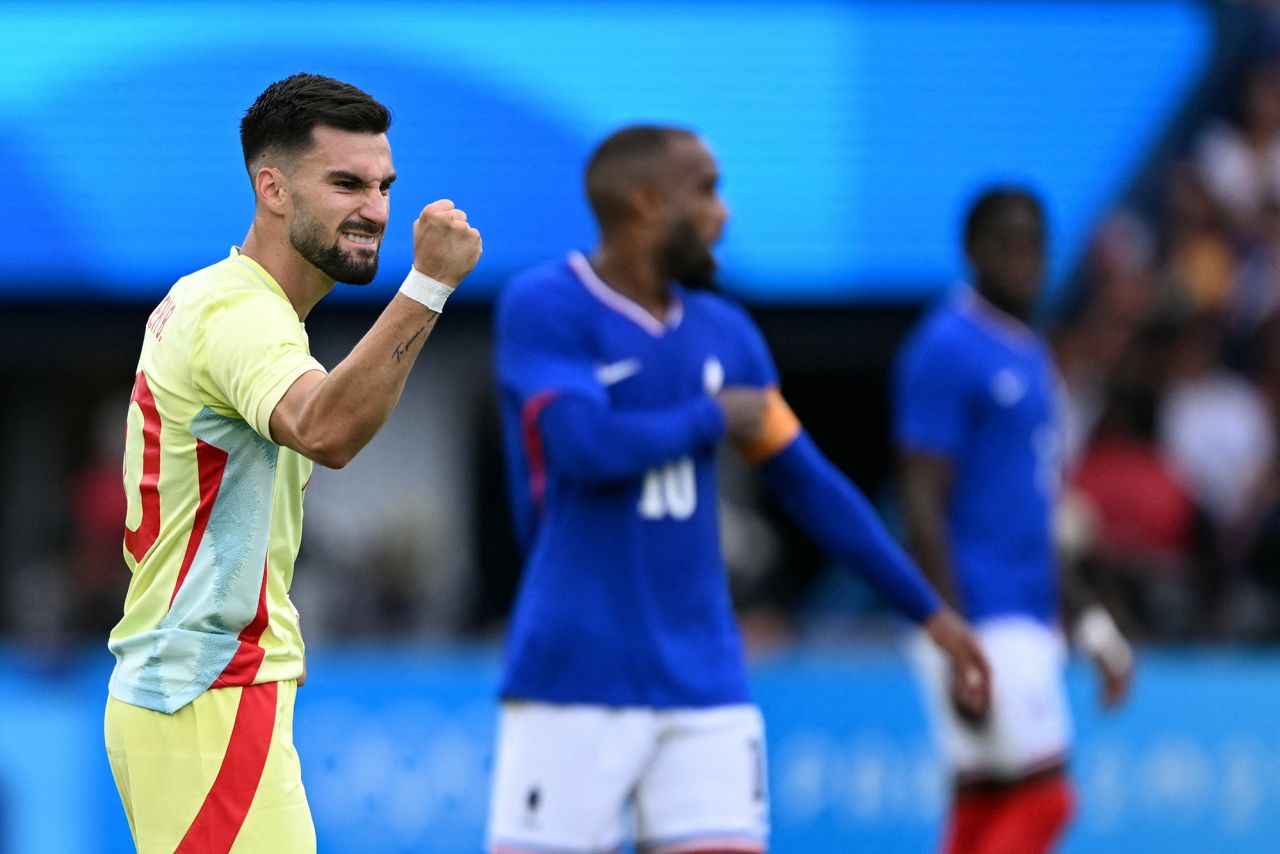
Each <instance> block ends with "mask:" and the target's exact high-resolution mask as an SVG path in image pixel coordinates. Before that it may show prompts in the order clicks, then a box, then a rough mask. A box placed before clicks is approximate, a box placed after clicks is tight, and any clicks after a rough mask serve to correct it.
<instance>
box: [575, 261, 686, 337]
mask: <svg viewBox="0 0 1280 854" xmlns="http://www.w3.org/2000/svg"><path fill="white" fill-rule="evenodd" d="M569 269H570V270H572V271H573V273H574V275H576V276H577V277H578V281H580V282H582V286H583V287H585V288H586V289H587V291H588V292H590V294H591V295H592V296H593V297H595V298H596V299H598V300H600V302H602V303H604V304H605V306H607V307H608V308H610V309H613V310H614V311H616V312H617V313H618V314H621V315H623V316H624V317H626V318H627V319H629V320H631V321H633V322H634V323H635V324H636V325H638V326H639V327H640V328H641V329H643V330H644V331H645V332H648V333H649V334H650V335H652V336H653V337H655V338H661V337H662V336H663V335H664V334H665V333H667V332H668V331H670V330H672V329H675V328H676V327H677V326H679V325H680V321H682V320H684V303H683V302H681V300H680V296H679V294H677V293H674V292H673V293H672V295H671V306H670V308H668V309H667V317H666V319H665V320H659V319H658V318H656V317H654V316H653V315H652V314H650V313H649V312H647V311H645V309H644V307H642V306H641V305H640V304H639V303H638V302H636V301H635V300H633V299H631V298H629V297H626V296H623V295H622V294H620V293H618V292H617V291H615V290H614V289H613V288H611V287H609V285H608V283H606V282H605V280H604V279H602V278H600V277H599V276H597V275H596V271H595V270H593V269H592V268H591V262H590V261H588V260H587V257H586V256H585V255H583V254H582V253H581V252H570V253H569Z"/></svg>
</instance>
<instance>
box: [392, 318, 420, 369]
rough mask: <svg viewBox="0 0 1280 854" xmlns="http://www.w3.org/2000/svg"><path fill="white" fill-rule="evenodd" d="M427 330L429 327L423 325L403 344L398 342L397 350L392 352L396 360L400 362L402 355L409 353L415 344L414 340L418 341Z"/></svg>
mask: <svg viewBox="0 0 1280 854" xmlns="http://www.w3.org/2000/svg"><path fill="white" fill-rule="evenodd" d="M426 331H427V327H425V326H421V327H419V328H418V331H417V332H415V333H413V336H412V337H411V338H410V339H409V340H408V341H406V342H404V343H403V344H397V345H396V350H395V352H394V353H392V354H391V355H392V356H393V357H394V358H395V360H396V361H397V362H398V361H400V359H401V357H403V356H407V355H409V348H410V347H412V346H413V342H414V341H417V340H418V339H419V338H420V337H421V336H422V333H424V332H426Z"/></svg>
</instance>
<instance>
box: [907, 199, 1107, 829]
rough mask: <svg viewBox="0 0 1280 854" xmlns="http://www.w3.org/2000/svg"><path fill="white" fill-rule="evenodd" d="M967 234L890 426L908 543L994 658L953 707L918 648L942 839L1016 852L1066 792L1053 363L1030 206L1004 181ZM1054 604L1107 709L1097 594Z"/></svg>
mask: <svg viewBox="0 0 1280 854" xmlns="http://www.w3.org/2000/svg"><path fill="white" fill-rule="evenodd" d="M964 241H965V251H966V254H967V257H968V260H969V263H970V265H971V267H972V269H973V274H974V289H973V290H971V291H966V292H964V293H963V294H961V295H960V296H959V297H957V298H955V299H954V300H952V301H950V302H948V303H947V304H945V305H943V306H942V307H940V308H938V309H937V310H935V311H934V312H933V313H932V314H931V315H930V316H929V317H928V318H927V319H926V320H924V322H923V323H922V324H921V325H920V327H919V328H918V329H917V330H916V331H915V332H914V333H913V334H912V336H911V338H910V339H909V341H908V342H907V344H906V346H905V348H904V349H903V351H902V353H901V354H900V356H899V363H898V366H897V373H896V378H895V383H896V388H895V398H896V407H897V410H896V414H895V432H896V441H897V443H898V445H899V447H900V450H901V454H902V462H903V491H904V495H903V498H904V509H905V512H906V523H907V530H908V538H909V542H910V547H911V551H912V554H913V555H914V557H915V558H916V560H917V561H918V562H919V563H920V565H921V566H922V567H924V569H925V571H926V572H927V573H928V575H929V577H930V579H931V580H932V581H933V583H934V584H935V585H936V586H937V588H938V589H939V590H940V591H941V592H942V594H943V595H944V596H945V597H946V599H947V601H948V602H949V603H950V604H951V605H952V606H953V607H954V608H956V610H958V611H959V612H960V613H962V614H964V615H965V616H966V617H967V618H968V619H969V620H970V621H972V623H973V625H974V626H975V627H976V630H977V632H978V636H979V638H980V639H981V642H982V646H983V650H984V651H985V652H986V654H987V658H988V660H989V661H990V662H991V666H992V680H993V690H992V703H991V707H990V710H989V711H988V713H987V714H986V715H983V716H974V715H970V714H967V713H966V712H965V710H962V709H957V708H955V707H954V705H953V704H952V703H951V702H950V700H949V698H948V696H947V691H946V684H945V679H946V676H945V672H944V669H943V667H942V662H941V660H940V659H939V658H938V657H937V656H936V655H935V654H934V653H933V652H932V650H930V649H928V648H927V645H923V644H922V645H921V646H922V648H921V649H920V660H921V665H922V666H921V671H922V675H923V677H924V683H925V690H926V695H927V697H928V700H929V704H930V712H931V715H932V717H933V719H934V722H935V726H936V729H937V731H938V734H939V736H940V740H941V743H942V746H943V750H944V753H945V758H946V761H947V763H948V766H949V769H950V771H951V773H952V775H953V778H954V786H955V797H954V803H953V810H952V815H951V819H950V827H949V829H948V831H947V838H946V843H945V850H946V851H948V852H951V854H987V852H991V853H992V854H994V852H1019V853H1020V852H1027V853H1028V854H1030V852H1042V851H1047V850H1050V849H1051V848H1052V847H1053V846H1054V844H1055V842H1056V840H1058V839H1059V838H1060V836H1061V834H1062V832H1063V830H1064V829H1065V827H1066V825H1067V822H1068V820H1069V818H1070V816H1071V813H1072V810H1073V802H1074V796H1073V793H1072V789H1071V786H1070V784H1069V782H1068V779H1067V776H1066V767H1067V751H1068V747H1069V744H1070V739H1071V735H1070V728H1071V724H1070V720H1069V717H1068V710H1067V703H1066V697H1065V693H1064V685H1063V665H1064V660H1065V650H1064V648H1063V644H1062V641H1061V636H1060V629H1059V613H1060V610H1059V602H1060V583H1059V578H1058V573H1057V571H1056V568H1055V566H1056V560H1055V552H1054V538H1053V530H1052V517H1053V513H1054V501H1055V498H1056V496H1057V493H1058V487H1059V480H1060V465H1061V464H1060V425H1059V424H1058V419H1057V416H1056V408H1057V406H1056V404H1057V390H1056V389H1057V387H1056V374H1055V371H1054V367H1053V364H1052V362H1051V360H1050V354H1049V350H1048V347H1047V345H1046V344H1045V342H1044V341H1043V339H1042V338H1041V337H1040V336H1039V335H1038V334H1037V333H1036V332H1035V331H1033V330H1032V329H1031V327H1030V326H1029V322H1030V318H1031V315H1032V312H1033V309H1034V307H1035V304H1036V300H1037V297H1038V295H1039V291H1040V282H1041V279H1042V277H1043V275H1044V253H1045V232H1044V216H1043V212H1042V210H1041V206H1040V203H1039V201H1038V200H1037V199H1036V197H1035V196H1034V195H1032V194H1031V193H1029V192H1027V191H1025V190H1022V189H1018V188H1001V189H995V190H992V191H990V192H988V193H986V194H984V195H983V196H982V197H981V198H979V199H978V200H977V202H976V203H975V204H974V206H973V208H972V209H971V211H970V212H969V215H968V219H967V222H966V226H965V235H964ZM1068 598H1071V597H1068ZM1074 598H1076V599H1077V600H1078V599H1079V597H1078V596H1076V597H1074ZM1066 604H1067V605H1068V610H1071V611H1073V612H1079V620H1078V621H1077V622H1076V625H1077V629H1078V637H1079V640H1081V642H1082V644H1083V645H1084V646H1085V648H1086V649H1088V650H1089V652H1090V653H1091V655H1092V658H1093V660H1094V662H1095V663H1096V664H1097V666H1098V668H1099V670H1100V672H1101V675H1102V680H1103V699H1104V702H1105V703H1106V704H1107V705H1108V706H1112V705H1115V704H1116V703H1119V702H1120V701H1121V700H1122V699H1123V697H1124V696H1125V693H1126V691H1127V688H1128V683H1129V677H1130V666H1131V661H1132V656H1131V654H1130V650H1129V647H1128V644H1127V643H1126V642H1125V640H1124V638H1123V637H1121V636H1120V633H1119V632H1118V631H1117V629H1116V627H1115V624H1114V623H1113V622H1112V620H1111V618H1110V616H1109V615H1108V614H1107V613H1106V611H1105V610H1103V609H1102V608H1101V606H1099V605H1096V604H1094V605H1089V606H1087V607H1084V608H1083V609H1082V608H1080V607H1079V605H1078V604H1077V605H1074V606H1073V605H1072V603H1071V602H1070V601H1067V602H1066Z"/></svg>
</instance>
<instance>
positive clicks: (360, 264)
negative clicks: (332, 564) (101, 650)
mask: <svg viewBox="0 0 1280 854" xmlns="http://www.w3.org/2000/svg"><path fill="white" fill-rule="evenodd" d="M390 122H391V117H390V114H389V113H388V111H387V109H386V107H384V106H383V105H382V104H380V103H378V102H377V101H375V100H374V99H373V98H371V97H370V96H369V95H367V94H366V93H364V92H362V91H361V90H359V89H357V88H355V87H354V86H351V85H348V84H346V83H341V82H339V81H337V80H333V79H330V78H327V77H320V76H317V75H311V74H297V75H294V76H292V77H289V78H287V79H285V80H281V81H279V82H277V83H274V84H272V85H271V86H269V87H268V88H267V89H266V91H264V92H263V93H262V95H261V96H259V98H258V99H257V101H256V102H255V103H254V104H253V106H252V107H251V108H250V109H249V110H248V112H247V113H246V114H245V116H244V119H243V121H242V122H241V124H240V136H241V142H242V144H243V147H244V159H245V165H246V167H247V168H248V171H249V177H250V179H251V180H252V183H253V190H254V199H255V209H254V218H253V224H252V226H251V227H250V229H249V233H248V235H247V236H246V237H245V239H244V244H243V246H242V247H240V248H238V249H233V250H232V252H231V255H230V257H228V258H226V259H224V260H222V261H219V262H218V263H216V264H213V265H212V266H209V267H206V268H204V269H203V270H200V271H198V272H195V273H192V274H191V275H189V276H185V277H183V278H182V279H180V280H179V281H178V282H177V284H175V285H174V286H173V288H172V289H171V290H170V291H169V293H168V295H167V296H165V298H164V299H163V300H162V301H161V303H160V305H159V306H158V307H157V308H156V309H155V311H154V312H153V313H152V315H151V318H150V320H149V321H148V322H147V327H146V331H145V333H144V337H143V345H142V355H141V358H140V359H139V361H138V370H137V374H136V376H135V379H134V386H133V396H132V400H131V403H130V407H129V421H128V447H127V451H126V454H125V463H124V478H125V489H126V492H127V493H128V496H129V514H128V519H127V523H126V531H125V542H124V556H125V562H126V563H127V564H128V566H129V568H130V570H132V572H133V579H132V582H131V584H130V587H129V593H128V597H127V599H126V600H125V607H124V617H123V619H121V621H120V623H119V624H118V625H117V626H116V628H115V630H114V631H113V632H112V633H111V640H110V648H111V651H112V652H113V653H115V656H116V668H115V672H114V673H113V674H112V676H111V684H110V697H109V699H108V701H107V711H106V743H107V754H108V757H109V759H110V761H111V769H112V772H113V774H114V775H115V780H116V785H117V786H118V787H119V790H120V797H121V799H122V800H123V802H124V807H125V812H126V813H127V815H128V818H129V826H130V829H131V830H132V832H133V836H134V841H135V842H136V844H137V846H138V849H139V851H141V852H174V851H179V852H226V851H236V852H258V851H263V852H265V851H270V852H272V854H288V852H312V851H315V850H316V839H315V829H314V827H313V825H312V821H311V814H310V810H309V809H308V806H307V801H306V796H305V794H304V792H303V789H302V778H301V771H300V767H299V764H298V756H297V752H296V751H295V750H294V747H293V738H292V720H293V700H294V695H295V692H296V690H297V686H298V685H299V684H300V683H301V682H302V680H303V679H304V677H305V670H306V668H305V665H304V660H303V646H302V637H301V635H300V633H299V630H298V618H297V612H296V611H295V610H294V608H293V605H292V603H291V602H290V601H289V596H288V591H289V585H290V582H291V580H292V576H293V564H294V558H295V556H296V555H297V551H298V543H299V540H300V537H301V531H302V497H303V491H304V490H305V488H306V484H307V480H308V478H309V477H310V475H311V469H312V464H313V463H320V464H321V465H324V466H329V467H332V468H341V467H342V466H343V465H345V464H346V463H347V462H348V461H349V460H350V459H351V458H352V457H353V456H354V455H355V454H356V452H357V451H359V450H360V449H361V448H362V447H364V445H365V444H366V443H367V442H368V441H369V440H370V439H371V438H372V437H373V435H374V433H376V432H377V431H378V429H379V427H381V426H382V424H383V423H384V422H385V421H386V420H387V417H388V416H389V415H390V414H391V411H392V409H394V408H395V405H396V403H397V401H398V400H399V398H400V394H401V392H402V391H403V389H404V383H405V378H406V377H407V376H408V373H409V370H410V368H412V367H413V363H414V361H415V360H416V359H417V356H418V353H419V352H420V351H421V349H422V345H423V343H424V342H425V341H426V339H427V337H428V336H429V335H430V334H431V331H432V329H433V327H434V326H435V323H436V320H437V319H438V318H439V314H440V311H441V308H442V307H443V303H444V300H445V298H446V297H447V296H448V295H449V293H451V292H452V289H453V288H454V287H455V286H456V285H457V284H458V283H459V282H460V281H461V280H462V278H463V277H464V276H466V275H467V273H469V272H470V271H471V269H472V267H474V266H475V263H476V261H477V260H478V258H479V256H480V252H481V241H480V234H479V232H478V231H476V229H475V228H473V227H471V226H470V225H469V224H468V222H467V217H466V214H465V213H464V212H462V211H461V210H458V209H457V208H455V207H454V205H453V203H452V202H450V201H448V200H440V201H437V202H433V203H432V204H430V205H427V206H426V207H425V208H424V209H423V210H422V213H421V215H420V216H419V217H418V218H417V220H416V221H415V222H414V226H413V269H412V270H411V271H410V272H409V275H408V278H406V280H405V283H404V285H402V286H401V288H400V292H399V293H398V294H397V295H396V296H395V297H394V298H393V299H392V300H391V302H390V304H389V305H388V306H387V308H386V310H385V311H383V313H382V315H381V316H380V317H379V318H378V320H377V321H376V322H375V323H374V324H373V326H372V328H371V329H370V330H369V332H368V333H367V334H366V335H365V336H364V338H362V339H361V340H360V342H359V343H358V344H357V345H356V346H355V348H354V349H353V350H352V351H351V353H350V355H348V356H347V357H346V358H345V359H343V360H342V362H341V363H339V364H338V365H337V367H335V368H334V369H333V370H332V371H331V372H326V371H325V369H324V368H323V367H321V365H320V364H319V363H318V362H317V361H316V360H315V359H313V358H312V357H311V355H310V353H309V351H308V345H307V335H306V331H305V329H304V328H303V321H304V320H305V319H306V317H307V314H308V313H309V312H310V311H311V309H312V307H313V306H314V305H315V304H316V303H317V302H319V301H320V299H321V298H322V297H324V295H325V294H327V293H328V292H329V291H330V290H331V289H332V288H333V286H334V283H335V281H341V282H347V283H351V284H357V285H363V284H367V283H369V282H370V281H372V280H373V278H374V275H375V274H376V272H377V269H378V249H379V247H380V245H381V243H382V238H383V232H384V230H385V228H386V224H387V215H388V194H389V190H390V188H391V184H392V182H393V181H394V180H395V177H396V176H395V170H394V169H393V168H392V163H391V149H390V146H389V144H388V142H387V136H386V131H387V128H388V126H389V125H390Z"/></svg>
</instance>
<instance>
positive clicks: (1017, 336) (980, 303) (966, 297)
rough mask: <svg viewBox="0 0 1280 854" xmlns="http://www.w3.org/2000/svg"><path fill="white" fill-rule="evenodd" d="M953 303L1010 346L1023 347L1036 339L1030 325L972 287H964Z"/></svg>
mask: <svg viewBox="0 0 1280 854" xmlns="http://www.w3.org/2000/svg"><path fill="white" fill-rule="evenodd" d="M955 305H956V309H957V310H958V311H959V312H960V313H961V314H963V315H964V316H965V317H968V318H969V319H970V320H972V321H973V322H974V324H976V325H977V326H980V327H982V328H983V329H985V330H986V331H987V332H988V333H990V334H991V335H993V336H995V337H996V338H998V339H1000V340H1001V341H1003V342H1005V344H1007V345H1008V346H1010V347H1015V348H1019V349H1021V348H1025V347H1028V346H1030V345H1032V344H1034V343H1035V342H1036V340H1037V337H1036V333H1035V331H1034V330H1033V329H1032V328H1031V327H1030V326H1028V325H1027V324H1025V323H1023V322H1022V321H1021V320H1018V319H1017V318H1016V317H1013V316H1012V315H1010V314H1006V313H1005V312H1003V311H1001V310H1000V309H998V308H996V307H995V306H994V305H992V304H991V303H990V302H988V301H987V300H985V299H983V297H982V294H980V293H978V292H977V291H976V290H975V289H974V288H972V287H965V288H964V289H963V290H961V291H960V293H959V294H957V295H956V301H955Z"/></svg>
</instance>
